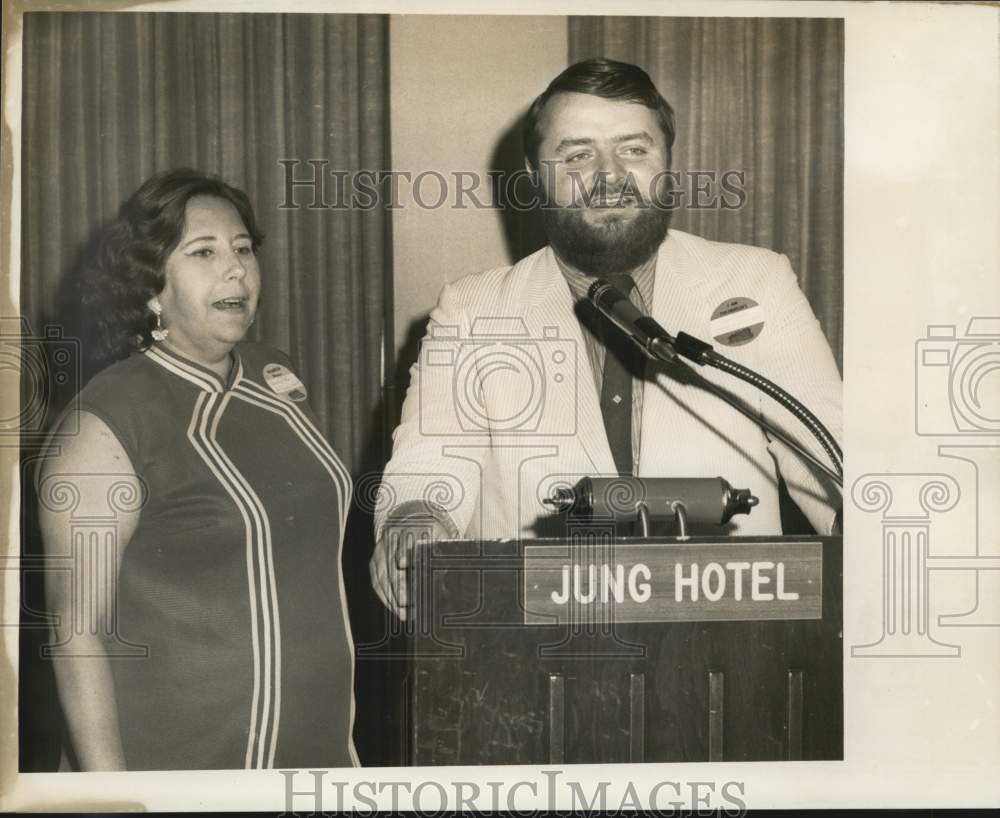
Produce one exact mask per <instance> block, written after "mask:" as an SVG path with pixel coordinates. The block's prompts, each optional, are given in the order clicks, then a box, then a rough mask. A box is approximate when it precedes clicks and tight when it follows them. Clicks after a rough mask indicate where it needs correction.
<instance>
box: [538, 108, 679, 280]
mask: <svg viewBox="0 0 1000 818" xmlns="http://www.w3.org/2000/svg"><path fill="white" fill-rule="evenodd" d="M539 127H540V132H541V134H542V140H541V144H540V145H539V148H538V170H539V173H540V175H541V183H542V185H543V187H544V189H545V194H546V204H547V207H546V208H543V210H542V212H543V214H544V218H545V227H546V232H547V234H548V237H549V241H550V242H551V244H552V246H553V248H554V249H555V251H556V253H557V254H558V255H559V256H560V257H562V258H563V259H564V260H565V261H568V262H569V263H570V264H572V265H573V266H574V267H576V268H578V269H579V270H581V271H582V272H585V273H589V274H592V275H605V274H610V273H615V272H625V271H627V270H630V269H633V268H635V267H636V266H638V264H641V263H642V262H643V261H646V260H647V259H649V258H650V257H651V256H652V255H653V254H654V253H655V252H656V248H657V247H659V244H660V242H662V241H663V238H664V236H666V231H667V225H668V223H669V218H670V214H669V211H667V210H665V209H663V208H662V207H657V206H656V203H661V204H662V203H665V202H666V190H667V184H668V182H667V177H666V171H667V170H668V162H667V146H666V142H665V139H664V135H663V131H662V130H661V129H660V125H659V122H658V120H657V118H656V112H655V111H653V110H652V109H650V108H647V107H645V106H644V105H639V104H638V103H633V102H622V101H617V100H608V99H603V98H602V97H596V96H593V95H591V94H577V93H561V94H556V95H555V96H554V97H552V98H551V99H550V100H549V101H548V103H546V105H545V107H544V109H543V110H542V114H541V117H540V120H539Z"/></svg>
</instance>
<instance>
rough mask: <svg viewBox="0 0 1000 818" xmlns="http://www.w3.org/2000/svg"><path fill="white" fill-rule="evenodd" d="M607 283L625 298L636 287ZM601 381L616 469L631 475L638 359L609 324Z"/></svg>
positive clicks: (621, 281)
mask: <svg viewBox="0 0 1000 818" xmlns="http://www.w3.org/2000/svg"><path fill="white" fill-rule="evenodd" d="M606 281H607V282H608V283H609V284H611V285H612V286H613V287H616V288H617V289H619V290H621V291H622V292H623V293H625V295H628V294H629V293H630V292H631V291H632V288H633V287H634V286H635V281H634V280H633V279H632V277H631V276H627V275H613V276H607V278H606ZM602 327H603V331H602V336H601V339H602V340H603V341H604V347H605V352H604V380H603V384H602V387H601V414H602V415H604V429H605V431H606V432H607V434H608V444H609V445H610V446H611V455H612V457H614V459H615V468H616V469H618V473H619V474H622V475H627V474H632V371H631V369H632V368H633V367H635V360H636V358H637V355H636V352H635V348H634V346H633V344H632V341H631V340H630V339H629V338H628V337H627V336H626V335H625V333H624V332H622V331H621V330H619V329H618V328H617V327H615V326H613V325H612V324H611V322H610V321H604V322H603V323H602Z"/></svg>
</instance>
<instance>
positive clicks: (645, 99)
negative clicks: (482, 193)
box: [524, 57, 675, 168]
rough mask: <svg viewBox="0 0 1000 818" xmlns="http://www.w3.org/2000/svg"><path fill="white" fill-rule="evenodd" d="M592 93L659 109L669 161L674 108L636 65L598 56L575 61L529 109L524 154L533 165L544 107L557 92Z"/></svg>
mask: <svg viewBox="0 0 1000 818" xmlns="http://www.w3.org/2000/svg"><path fill="white" fill-rule="evenodd" d="M562 93H577V94H592V95H593V96H595V97H603V98H604V99H615V100H620V101H622V102H635V103H638V104H639V105H645V106H646V107H647V108H652V109H653V110H654V111H655V112H656V117H657V119H658V120H659V123H660V129H661V130H662V131H663V137H664V139H665V140H666V143H667V164H668V165H669V164H670V155H671V149H672V148H673V146H674V136H675V130H674V109H673V108H671V107H670V103H668V102H667V101H666V100H665V99H664V98H663V97H662V96H661V95H660V92H659V91H657V90H656V86H655V85H653V81H652V80H651V79H650V78H649V74H647V73H646V72H645V71H643V70H642V69H641V68H639V66H637V65H630V64H629V63H624V62H616V61H615V60H608V59H605V58H603V57H597V58H594V59H590V60H583V62H578V63H574V64H573V65H571V66H570V67H569V68H567V69H566V70H565V71H563V72H562V73H561V74H560V75H559V76H558V77H556V78H555V79H554V80H552V82H550V83H549V87H548V88H546V89H545V90H544V91H543V92H542V93H541V94H539V95H538V97H536V98H535V101H534V102H533V103H531V108H529V109H528V115H527V118H526V119H525V122H524V155H525V158H527V160H528V164H529V165H531V167H532V168H537V167H538V147H539V145H541V144H542V136H543V134H542V133H541V131H540V129H539V120H540V119H541V116H542V109H543V108H544V107H545V103H546V102H548V101H549V100H550V99H551V98H552V97H553V96H555V95H556V94H562Z"/></svg>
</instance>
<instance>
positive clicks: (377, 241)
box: [21, 13, 392, 769]
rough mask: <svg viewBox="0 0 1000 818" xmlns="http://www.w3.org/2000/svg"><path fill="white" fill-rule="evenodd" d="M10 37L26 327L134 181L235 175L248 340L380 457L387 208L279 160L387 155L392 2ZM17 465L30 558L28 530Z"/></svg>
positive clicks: (363, 539)
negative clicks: (356, 200)
mask: <svg viewBox="0 0 1000 818" xmlns="http://www.w3.org/2000/svg"><path fill="white" fill-rule="evenodd" d="M23 55H24V64H23V68H24V71H23V77H24V98H23V113H22V128H23V134H24V143H23V164H22V169H23V172H22V176H21V178H22V191H23V210H22V213H23V228H22V252H21V257H22V268H21V281H22V290H21V303H22V315H23V316H24V317H25V318H26V319H27V320H28V322H29V323H30V328H31V330H32V332H33V333H34V335H36V336H38V335H40V334H42V333H43V331H44V328H45V327H46V326H57V327H59V328H60V329H61V330H62V331H63V333H64V335H66V336H68V337H79V330H80V320H79V319H80V316H79V314H78V309H77V304H76V303H75V299H74V296H73V292H74V287H73V283H74V281H73V279H74V273H75V272H76V270H77V269H78V267H79V264H80V261H81V259H82V257H83V255H84V254H85V253H86V252H87V250H88V248H89V247H90V246H91V245H92V243H93V241H94V239H95V237H96V235H97V233H98V231H99V230H100V228H101V226H102V225H103V224H104V223H105V222H107V221H108V220H110V219H111V218H112V217H113V216H114V214H115V213H116V211H117V209H118V206H119V205H120V203H121V202H122V201H123V200H124V199H125V198H126V197H127V196H129V195H130V194H131V193H132V192H133V191H134V190H135V189H136V188H137V187H138V186H139V184H140V183H141V182H142V181H143V180H144V179H146V178H147V177H148V176H150V175H151V174H153V173H154V172H156V171H160V170H164V169H167V168H171V167H177V166H191V167H196V168H199V169H201V170H204V171H208V172H212V173H216V174H219V175H221V176H222V177H223V178H224V179H225V180H226V181H228V182H230V183H231V184H234V185H236V186H238V187H241V188H243V189H244V190H246V191H247V193H248V195H249V196H250V199H251V201H252V202H253V203H254V207H255V210H256V213H257V218H258V223H259V224H260V225H261V228H262V229H263V231H264V232H265V234H266V240H265V243H264V246H263V248H262V250H261V254H260V263H261V270H262V277H263V291H262V303H261V307H260V311H259V313H258V317H257V321H256V323H255V325H254V327H253V328H252V332H251V339H252V340H258V341H263V342H266V343H268V344H271V345H273V346H275V347H278V348H280V349H283V350H285V351H287V352H288V353H289V354H290V355H291V357H292V359H293V361H294V362H295V364H296V366H297V368H298V369H299V372H300V373H301V375H302V377H303V380H304V381H305V383H306V386H307V388H308V391H309V395H310V402H311V404H312V406H313V408H314V409H315V410H316V412H317V414H318V415H319V418H320V421H321V423H322V426H323V430H324V432H325V433H326V435H327V437H328V438H329V440H330V441H331V442H332V444H333V446H334V448H335V449H336V450H337V452H338V453H339V454H340V456H341V457H342V459H343V460H344V462H345V464H346V465H347V467H348V468H349V469H350V470H351V472H352V474H353V475H354V476H355V477H358V476H359V475H361V474H363V473H367V472H371V471H373V470H377V469H380V468H381V466H382V464H383V462H384V460H385V445H384V441H385V438H386V435H385V430H384V425H385V418H384V415H385V408H384V406H383V404H382V401H383V395H382V383H381V373H382V371H383V366H382V363H383V361H382V356H383V338H384V337H389V338H391V337H392V328H391V325H389V323H388V322H389V318H388V316H391V314H392V313H391V303H390V298H391V278H390V276H391V266H390V262H391V259H390V253H391V240H390V236H389V224H388V218H387V214H386V213H385V211H384V210H383V209H382V208H381V207H373V208H371V209H367V210H363V209H358V208H353V209H346V208H344V209H322V208H309V207H306V205H309V204H311V203H312V202H313V199H314V196H313V191H311V190H310V189H309V188H308V186H305V187H303V186H299V187H296V188H294V189H293V190H291V191H290V192H289V190H288V182H289V178H286V174H287V173H288V172H289V170H291V172H292V173H293V174H294V178H295V179H299V180H301V179H310V178H312V174H313V166H310V165H309V164H306V162H307V160H310V159H313V160H327V161H328V163H329V165H328V168H329V169H337V170H339V171H354V170H359V169H362V168H366V169H381V168H386V167H388V161H389V129H388V19H387V18H386V17H385V16H378V15H345V14H288V15H280V14H187V13H163V14H151V13H137V14H132V13H85V14H82V13H29V14H25V30H24V39H23ZM280 160H298V161H297V163H294V162H293V163H291V164H286V165H284V166H283V165H282V164H280ZM330 181H331V179H329V178H328V179H327V182H328V183H329V182H330ZM323 198H324V199H326V200H331V199H332V198H333V193H332V190H331V191H328V192H327V195H325V196H324V197H323ZM296 202H297V203H298V204H299V205H301V206H298V207H294V206H288V205H290V204H294V203H296ZM387 282H388V283H387ZM83 341H84V346H85V345H86V338H85V337H84V338H83ZM85 357H86V349H85V348H84V358H85ZM87 374H88V373H86V372H85V373H84V374H83V375H82V377H83V378H86V375H87ZM89 374H92V373H89ZM79 380H80V379H79V378H71V379H70V382H68V383H65V384H63V385H62V386H61V387H60V386H58V385H57V386H56V388H55V392H54V393H53V394H52V395H50V399H51V400H50V405H51V406H52V407H53V408H54V409H58V408H60V406H61V405H63V404H65V403H66V402H67V401H68V400H69V398H70V397H72V394H73V393H75V391H76V388H77V387H78V386H79ZM60 388H62V389H63V393H60V392H59V389H60ZM29 460H30V453H29V452H26V453H25V458H24V463H25V464H27V463H28V461H29ZM24 476H25V478H26V479H24V480H23V481H22V482H23V484H24V486H25V489H26V491H25V493H24V495H23V496H22V497H23V500H22V501H23V503H24V505H23V514H22V520H23V529H24V535H23V548H24V553H25V556H26V557H28V556H30V555H31V554H32V553H37V552H38V549H39V545H38V537H37V529H36V528H35V525H36V523H35V520H34V502H33V499H32V498H31V497H30V494H31V491H30V484H31V480H30V479H28V475H27V472H25V473H24ZM348 526H349V531H348V535H347V540H346V541H345V547H344V553H345V558H344V562H345V565H344V570H345V580H346V584H347V587H348V596H349V603H350V607H351V618H352V625H353V626H354V629H355V639H356V640H358V639H360V640H362V641H364V640H365V639H370V638H372V637H371V636H370V635H368V632H369V631H372V630H373V629H374V630H375V631H376V633H377V632H378V631H379V628H382V627H384V626H383V622H382V620H383V617H384V611H383V610H382V608H381V606H380V605H379V604H378V602H377V600H376V599H375V597H374V594H372V593H371V591H370V585H369V579H368V570H367V561H368V557H369V555H370V552H371V534H370V525H369V522H368V519H367V514H366V513H364V511H363V510H361V509H358V508H355V509H354V511H353V512H352V518H351V520H349V523H348ZM38 579H39V580H40V577H39V578H38ZM25 584H26V588H25V604H26V605H34V606H35V607H36V608H37V609H39V610H43V609H44V608H43V607H41V608H39V604H41V605H43V601H41V600H40V598H39V597H38V596H37V594H38V592H39V589H40V588H41V582H40V581H39V582H37V583H36V582H35V578H34V577H30V576H27V575H26V576H25ZM45 639H46V628H45V627H44V626H43V627H40V628H36V629H34V630H31V631H26V632H25V638H24V639H23V640H22V676H21V692H22V703H23V704H24V707H23V708H22V711H21V712H22V717H25V716H27V717H28V718H27V719H26V720H25V721H22V728H23V729H22V744H21V751H22V754H21V766H22V769H53V768H54V766H55V764H57V763H58V744H59V740H60V735H59V729H60V728H59V725H57V724H55V720H53V719H51V718H49V719H46V718H44V717H43V718H42V719H41V720H38V716H39V714H40V713H41V712H43V711H44V710H45V709H46V708H48V709H49V710H51V709H52V703H53V701H54V699H52V698H51V695H52V693H53V689H52V680H51V671H50V670H49V669H47V668H44V667H41V668H39V667H38V666H39V665H40V664H41V665H44V663H40V662H38V661H37V659H36V658H34V657H37V655H38V653H37V648H38V646H39V645H40V644H41V642H42V641H44V640H45ZM26 659H27V660H31V661H32V662H33V664H31V665H30V666H29V665H28V664H26V662H25V660H26ZM32 669H34V670H35V671H36V672H35V673H34V674H33V673H32V672H31V671H32ZM357 671H358V672H357V689H358V691H359V703H358V709H357V713H358V729H357V730H356V733H357V735H358V749H359V753H360V754H361V755H362V759H363V761H367V762H368V763H372V762H373V761H374V762H383V763H384V761H385V757H384V755H380V753H384V752H385V751H384V747H381V746H380V745H382V744H384V742H381V741H380V740H379V735H378V727H377V725H376V726H375V727H372V726H371V725H370V724H367V723H366V721H365V720H366V718H367V717H369V716H372V717H373V718H378V719H384V718H385V707H384V704H383V703H382V702H379V701H377V700H378V698H379V693H378V691H379V686H380V682H379V681H378V679H377V678H375V676H377V674H378V673H379V672H381V671H378V670H377V669H375V668H374V664H373V663H368V664H367V665H364V664H362V663H359V665H358V668H357ZM373 674H374V675H373ZM366 695H370V696H371V697H372V699H373V700H374V701H366V700H365V696H366ZM372 714H374V715H372ZM43 722H44V723H43Z"/></svg>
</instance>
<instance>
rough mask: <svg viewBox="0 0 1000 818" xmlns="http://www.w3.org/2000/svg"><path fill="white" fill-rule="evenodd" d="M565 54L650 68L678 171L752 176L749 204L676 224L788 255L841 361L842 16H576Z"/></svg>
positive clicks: (682, 215) (691, 213)
mask: <svg viewBox="0 0 1000 818" xmlns="http://www.w3.org/2000/svg"><path fill="white" fill-rule="evenodd" d="M569 55H570V62H571V63H572V62H576V61H578V60H582V59H586V58H588V57H608V58H611V59H617V60H622V61H625V62H631V63H635V64H637V65H639V66H641V67H642V68H643V69H645V71H646V72H647V73H648V74H649V75H650V77H651V78H652V79H653V82H654V83H656V85H657V87H658V88H659V89H660V92H661V93H662V94H663V96H664V97H665V98H666V99H667V101H668V102H669V103H670V104H671V106H672V107H673V108H674V110H675V112H676V114H677V140H676V143H675V145H674V155H673V168H674V169H675V170H678V171H681V172H686V171H696V170H697V171H709V172H714V173H716V174H720V173H722V172H724V171H727V170H735V171H744V172H745V174H746V176H745V190H746V194H747V196H746V202H745V204H744V205H743V206H742V207H740V208H739V209H731V210H725V209H721V208H719V207H707V208H704V209H694V208H692V207H690V206H688V207H685V208H683V209H680V210H678V211H677V212H675V214H674V220H673V222H672V223H673V224H674V225H675V226H676V227H677V228H679V229H681V230H685V231H690V232H691V233H695V234H696V235H699V236H702V237H704V238H707V239H712V240H715V241H728V242H739V243H743V244H752V245H756V246H759V247H767V248H770V249H772V250H775V251H777V252H781V253H784V254H786V255H787V256H788V257H789V259H790V260H791V263H792V267H793V269H794V270H795V271H796V273H797V274H798V277H799V283H800V286H801V287H802V290H803V292H805V294H806V296H807V297H808V298H809V301H810V303H811V304H812V308H813V312H815V313H816V317H817V318H818V319H819V320H820V323H821V324H822V326H823V331H824V332H825V333H826V337H827V339H828V340H829V342H830V346H831V348H832V349H833V352H834V356H835V357H836V359H837V363H838V366H842V348H843V264H844V262H843V234H844V226H843V166H844V119H843V86H844V24H843V20H838V19H805V18H801V19H798V18H797V19H783V18H746V19H744V18H728V17H716V18H695V17H570V18H569ZM685 187H686V189H688V190H690V189H691V188H692V184H691V181H690V179H689V180H688V181H687V184H686V185H685ZM690 201H691V197H690V196H689V198H688V202H690ZM703 201H705V199H703ZM730 201H732V198H731V197H730Z"/></svg>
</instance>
